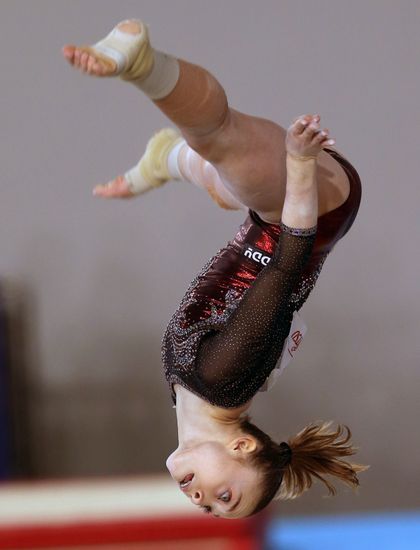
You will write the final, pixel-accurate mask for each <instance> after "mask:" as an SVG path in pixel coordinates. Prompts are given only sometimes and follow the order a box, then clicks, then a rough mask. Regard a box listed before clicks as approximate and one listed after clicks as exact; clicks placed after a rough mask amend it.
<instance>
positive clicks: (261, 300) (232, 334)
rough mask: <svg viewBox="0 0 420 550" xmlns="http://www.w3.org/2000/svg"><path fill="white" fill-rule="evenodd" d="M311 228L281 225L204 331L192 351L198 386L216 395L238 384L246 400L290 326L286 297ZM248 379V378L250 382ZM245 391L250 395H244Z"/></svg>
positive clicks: (307, 247) (308, 249) (275, 357)
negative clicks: (225, 310)
mask: <svg viewBox="0 0 420 550" xmlns="http://www.w3.org/2000/svg"><path fill="white" fill-rule="evenodd" d="M315 233H316V228H311V229H305V230H297V229H293V228H288V227H286V226H283V231H282V233H281V235H280V239H279V242H278V245H277V248H276V251H275V254H274V256H273V258H272V260H271V262H270V263H269V264H268V266H267V267H265V268H264V269H263V270H262V271H261V272H260V274H259V275H258V277H257V278H256V280H255V281H254V283H253V284H252V286H251V287H250V288H249V289H248V290H247V292H246V293H245V295H244V296H243V298H242V300H241V301H240V303H239V304H238V306H237V308H236V310H235V311H234V312H233V313H232V314H231V316H230V317H229V320H228V322H227V323H226V325H225V326H224V327H223V328H222V329H221V330H220V331H218V332H213V333H210V334H208V335H207V336H205V337H204V338H203V340H202V342H201V344H200V348H199V351H198V356H197V359H196V361H197V363H196V367H197V370H196V372H197V374H198V375H199V377H200V379H201V383H202V387H204V388H206V391H209V392H211V394H213V395H214V394H217V395H219V396H220V397H221V396H222V394H223V393H224V392H229V391H231V390H232V389H233V387H235V393H236V392H237V390H238V389H239V385H240V387H241V388H243V390H242V391H241V392H238V393H241V395H238V398H239V401H241V400H242V401H243V400H247V399H250V398H251V397H252V395H253V394H254V393H255V392H256V391H257V390H258V388H259V387H260V386H261V385H262V384H263V383H264V381H265V379H266V377H267V376H268V375H269V374H270V372H271V370H272V369H273V368H274V366H275V364H276V362H277V360H278V358H279V356H280V354H281V351H282V347H283V342H284V339H285V338H286V336H287V335H288V333H289V330H290V324H291V321H292V317H293V311H294V309H295V308H294V307H293V306H292V304H291V301H290V297H291V295H292V292H293V288H294V287H295V286H296V282H297V280H298V278H299V277H300V276H301V274H302V271H303V269H304V267H305V265H306V263H307V261H308V259H309V256H310V254H311V251H312V247H313V244H314V240H315ZM251 381H252V382H251ZM248 393H249V394H250V395H249V396H248V395H247V394H248Z"/></svg>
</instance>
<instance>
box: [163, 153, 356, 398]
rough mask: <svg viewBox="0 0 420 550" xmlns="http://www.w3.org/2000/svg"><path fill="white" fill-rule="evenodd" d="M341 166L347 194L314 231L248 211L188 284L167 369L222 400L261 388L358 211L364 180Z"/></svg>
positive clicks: (166, 352)
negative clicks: (232, 234) (293, 322)
mask: <svg viewBox="0 0 420 550" xmlns="http://www.w3.org/2000/svg"><path fill="white" fill-rule="evenodd" d="M328 152H329V153H330V154H331V155H332V156H333V157H334V158H335V159H336V160H337V161H338V162H340V164H341V165H342V166H343V168H344V170H345V171H346V173H347V175H348V177H349V180H350V194H349V196H348V198H347V199H346V201H345V202H344V203H343V204H342V205H341V206H340V207H339V208H337V209H335V210H333V211H331V212H329V213H327V214H324V215H323V216H321V217H320V218H318V226H317V228H316V231H315V229H313V230H299V229H292V228H287V227H286V226H284V225H282V224H280V225H277V224H269V223H266V222H264V221H263V220H261V218H260V217H259V216H258V215H257V214H256V213H255V212H252V211H250V213H249V215H248V217H247V219H246V220H245V222H244V223H243V224H242V225H241V226H240V228H239V231H238V233H237V235H236V236H235V238H234V239H233V241H231V242H229V243H228V245H227V246H226V247H225V248H223V249H221V250H220V251H219V252H218V253H217V254H216V255H215V256H214V257H213V258H212V259H211V260H210V261H209V262H208V263H207V264H206V265H205V266H204V268H203V269H202V271H201V272H200V273H199V275H198V276H197V277H196V278H195V279H194V281H193V282H192V283H191V285H190V286H189V288H188V290H187V292H186V294H185V296H184V298H183V300H182V302H181V304H180V306H179V308H178V309H177V310H176V312H175V314H174V315H173V317H172V318H171V320H170V322H169V325H168V327H167V329H166V331H165V335H164V338H163V344H162V358H163V364H164V370H165V376H166V379H167V381H168V382H169V384H170V387H171V389H172V397H173V400H174V401H175V393H174V391H173V385H174V384H180V385H182V386H184V387H185V388H187V389H189V390H190V391H192V392H193V393H195V394H196V395H199V396H200V397H202V398H203V399H205V400H206V401H208V402H209V403H211V404H213V405H217V406H219V407H225V408H229V407H238V406H240V405H242V404H244V403H246V402H247V401H249V400H250V399H251V398H252V397H253V396H254V395H255V393H256V392H257V391H258V390H259V389H260V388H261V386H262V385H263V384H264V382H265V380H266V379H267V377H268V376H269V374H270V372H271V371H272V370H273V368H274V367H275V365H276V363H277V361H278V359H279V356H280V355H281V352H282V348H283V343H284V340H285V338H286V337H287V335H288V333H289V329H290V324H291V320H292V317H293V312H294V311H297V310H299V309H300V308H301V307H302V305H303V304H304V302H305V300H306V299H307V297H308V295H309V293H310V292H311V290H312V288H313V287H314V285H315V282H316V280H317V278H318V275H319V273H320V271H321V268H322V265H323V263H324V261H325V259H326V257H327V255H328V253H329V252H330V251H331V250H332V248H333V247H334V245H335V243H336V242H337V241H338V240H339V239H341V238H342V237H343V236H344V235H345V234H346V233H347V231H348V230H349V229H350V227H351V225H352V224H353V221H354V219H355V217H356V214H357V211H358V208H359V204H360V198H361V184H360V179H359V176H358V174H357V172H356V170H355V169H354V168H353V166H352V165H351V164H350V163H349V162H348V161H347V160H345V159H344V158H343V157H341V155H339V154H338V153H336V152H335V151H328Z"/></svg>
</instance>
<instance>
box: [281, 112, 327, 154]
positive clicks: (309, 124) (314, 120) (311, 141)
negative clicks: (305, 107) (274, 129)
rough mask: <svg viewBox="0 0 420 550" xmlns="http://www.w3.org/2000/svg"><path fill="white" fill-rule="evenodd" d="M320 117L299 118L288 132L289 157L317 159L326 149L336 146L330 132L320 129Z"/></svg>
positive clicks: (287, 148)
mask: <svg viewBox="0 0 420 550" xmlns="http://www.w3.org/2000/svg"><path fill="white" fill-rule="evenodd" d="M320 120H321V117H320V116H319V115H304V116H300V117H298V118H297V119H296V120H295V121H294V122H293V123H292V125H291V126H290V127H289V129H288V130H287V136H286V150H287V152H288V153H289V155H291V156H294V157H298V158H299V157H300V158H311V157H312V158H316V156H317V155H318V153H319V152H320V151H322V149H323V148H324V147H328V146H329V145H334V143H335V141H334V140H333V139H330V137H329V130H328V129H327V128H324V129H323V130H321V129H320V126H319V122H320Z"/></svg>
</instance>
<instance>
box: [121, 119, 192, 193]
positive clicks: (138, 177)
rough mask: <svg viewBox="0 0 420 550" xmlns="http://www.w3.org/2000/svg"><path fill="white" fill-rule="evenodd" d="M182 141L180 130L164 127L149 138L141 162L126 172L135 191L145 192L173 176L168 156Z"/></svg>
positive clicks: (127, 178) (132, 189) (125, 175)
mask: <svg viewBox="0 0 420 550" xmlns="http://www.w3.org/2000/svg"><path fill="white" fill-rule="evenodd" d="M180 141H183V140H182V138H181V137H180V135H179V132H178V131H177V130H174V129H173V128H164V129H163V130H160V131H159V132H157V133H156V134H155V135H154V136H153V137H152V138H151V139H150V140H149V142H148V144H147V147H146V151H145V152H144V155H143V156H142V158H141V159H140V162H139V163H138V164H137V165H136V166H134V167H133V168H131V170H128V172H126V173H125V174H124V177H125V179H126V181H127V183H128V184H129V186H130V189H131V191H132V192H133V193H135V194H140V193H144V192H145V191H148V190H149V189H152V188H153V187H159V186H160V185H162V184H163V183H165V182H167V181H168V180H170V179H171V178H172V177H173V176H172V173H171V172H170V171H169V166H168V157H169V155H170V152H171V151H172V149H173V148H174V147H176V146H177V145H178V144H179V142H180Z"/></svg>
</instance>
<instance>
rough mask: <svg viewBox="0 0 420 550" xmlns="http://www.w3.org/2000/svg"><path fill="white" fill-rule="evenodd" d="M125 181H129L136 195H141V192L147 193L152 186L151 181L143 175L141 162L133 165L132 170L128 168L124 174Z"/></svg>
mask: <svg viewBox="0 0 420 550" xmlns="http://www.w3.org/2000/svg"><path fill="white" fill-rule="evenodd" d="M124 178H125V181H126V182H127V183H128V185H129V187H130V191H132V192H133V193H135V194H136V195H140V194H141V193H145V192H146V191H148V190H149V189H150V188H151V187H152V186H151V185H150V183H148V182H147V181H146V180H145V179H144V178H143V177H142V175H141V172H140V167H139V164H136V166H133V168H131V169H130V170H128V171H127V172H126V173H125V174H124Z"/></svg>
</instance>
